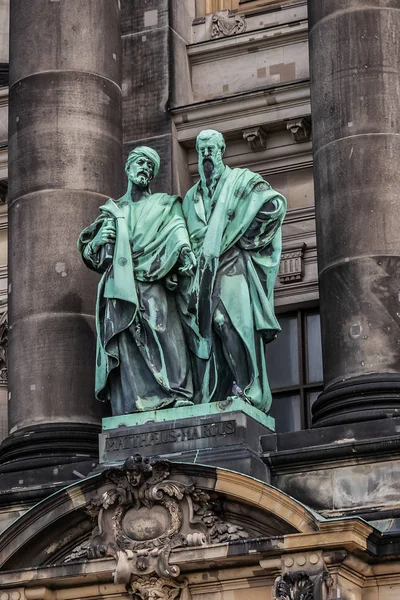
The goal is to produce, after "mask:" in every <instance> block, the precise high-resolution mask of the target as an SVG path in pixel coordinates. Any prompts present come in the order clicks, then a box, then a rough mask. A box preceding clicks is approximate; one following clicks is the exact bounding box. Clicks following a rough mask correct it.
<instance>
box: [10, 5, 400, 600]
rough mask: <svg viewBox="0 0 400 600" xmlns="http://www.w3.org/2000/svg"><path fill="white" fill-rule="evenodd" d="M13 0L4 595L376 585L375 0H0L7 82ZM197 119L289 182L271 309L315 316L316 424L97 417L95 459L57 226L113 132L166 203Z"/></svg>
mask: <svg viewBox="0 0 400 600" xmlns="http://www.w3.org/2000/svg"><path fill="white" fill-rule="evenodd" d="M9 4H10V3H9V2H8V1H7V0H0V55H1V56H0V58H1V60H0V333H1V341H0V348H1V360H2V362H1V365H0V441H1V440H3V443H2V445H1V446H0V480H1V484H0V600H75V599H76V600H78V599H81V598H87V599H90V598H94V597H99V596H101V597H104V598H106V599H110V600H111V599H117V598H126V599H127V600H128V598H129V599H132V598H133V597H138V598H140V600H164V599H165V600H175V599H177V600H190V598H193V600H247V599H248V598H249V596H250V595H251V597H252V598H254V600H289V599H290V600H333V599H334V598H335V599H339V598H340V599H342V600H380V599H382V598H385V600H386V599H387V600H395V599H396V600H397V598H399V596H400V558H399V557H400V550H399V549H400V521H399V519H400V502H399V492H400V490H399V483H398V482H399V479H400V478H399V473H400V462H399V460H398V449H399V445H400V442H399V432H400V418H399V415H400V412H399V411H400V400H399V398H400V396H399V387H398V386H399V381H400V375H399V371H400V369H399V368H398V351H399V347H400V346H399V345H400V327H399V320H398V317H399V310H398V300H399V297H400V296H399V294H400V287H399V276H398V268H397V267H398V257H399V256H400V247H399V241H398V235H397V220H398V217H397V214H398V210H397V205H398V202H397V194H398V192H397V190H398V187H399V186H398V177H399V176H398V172H399V171H398V165H397V163H398V152H397V151H396V148H397V146H396V144H398V133H399V122H400V121H399V114H400V113H399V108H398V104H399V103H398V97H397V95H396V94H397V93H398V82H399V64H400V54H399V52H400V50H399V49H400V46H399V40H400V10H399V7H398V2H397V0H376V1H375V2H373V3H371V2H370V1H369V0H352V1H351V2H350V1H349V2H343V3H342V2H337V0H308V2H307V0H187V1H186V0H185V2H182V1H181V0H172V1H169V2H167V1H166V0H162V1H156V0H135V1H134V2H133V1H132V0H115V1H114V0H68V1H67V0H51V1H50V2H49V1H48V0H35V2H32V3H27V2H26V0H14V1H13V2H11V25H10V27H11V33H10V47H11V64H10V77H8V72H9V69H8V62H9V57H8V44H7V43H6V40H7V39H8V34H9V25H8V13H9V10H10V7H9ZM67 4H68V8H67ZM344 4H346V6H344ZM28 5H29V6H28ZM349 65H350V67H351V68H349ZM310 67H311V69H310ZM396 86H397V87H396ZM9 89H10V91H9ZM9 96H10V101H9V100H8V99H9ZM311 101H312V110H311ZM9 104H10V111H9V110H8V105H9ZM8 113H10V115H9V121H8ZM8 122H9V126H10V134H9V133H8ZM205 128H213V129H216V130H218V131H220V132H222V133H223V135H224V137H225V139H226V141H227V152H226V155H225V159H226V163H227V164H228V165H229V166H231V167H248V168H251V169H252V170H254V171H257V172H258V173H260V174H261V175H262V176H263V177H265V178H266V179H267V180H269V181H270V182H271V184H272V185H273V187H274V188H276V189H277V190H278V191H280V192H282V193H283V194H284V195H285V196H287V198H288V213H287V217H286V219H285V222H284V225H283V251H282V261H281V267H280V272H279V277H278V280H277V283H276V287H275V304H276V307H277V310H278V311H279V312H280V313H281V314H290V313H291V311H295V310H296V311H300V310H302V309H303V308H304V307H306V308H310V307H313V308H314V307H316V306H318V305H319V306H320V310H321V319H322V346H323V354H324V379H325V386H326V387H325V391H324V392H323V394H322V395H321V396H320V397H319V399H318V400H317V402H316V404H315V405H314V409H313V412H314V417H313V418H314V427H313V428H312V429H308V430H307V431H295V432H293V431H291V432H279V431H278V432H277V433H273V432H271V430H270V429H268V427H264V426H261V424H260V423H256V422H255V421H254V419H253V418H252V417H251V415H250V416H249V415H247V416H246V415H245V414H244V413H243V412H241V413H240V411H239V412H238V413H237V414H236V413H231V415H229V412H228V413H227V414H223V415H222V416H221V415H219V417H218V419H216V418H213V419H211V420H207V418H208V417H207V418H206V417H204V416H198V415H197V416H196V419H197V420H196V419H195V418H194V416H192V417H193V418H191V422H190V423H189V422H188V419H186V420H185V419H184V418H182V419H181V420H175V421H169V422H166V423H165V424H164V425H163V426H162V427H160V423H156V422H154V423H139V422H133V421H132V422H131V423H128V424H127V423H124V422H123V420H122V421H121V422H120V423H119V424H118V425H117V426H116V427H115V428H114V429H112V428H111V427H109V426H108V425H107V422H108V421H107V418H105V419H103V430H102V432H101V436H100V440H101V441H100V452H101V456H100V461H99V456H98V449H99V446H98V442H97V437H98V434H99V433H100V420H101V417H109V414H108V413H107V412H104V414H100V411H99V407H98V406H97V405H94V404H93V393H92V392H93V389H92V387H93V386H92V383H91V382H92V380H93V372H92V368H91V367H90V366H89V367H88V366H87V365H89V364H90V365H91V364H92V363H91V362H90V360H88V357H93V353H94V337H93V314H94V299H95V286H96V282H97V280H96V279H95V278H94V277H92V278H91V277H87V276H86V273H85V277H83V270H82V269H83V268H82V265H81V263H80V259H79V257H78V255H77V253H76V254H74V247H75V241H76V238H77V235H78V233H79V231H80V230H81V229H82V227H83V226H84V224H87V223H89V222H91V220H93V218H94V216H95V215H96V213H97V207H98V206H99V205H100V204H102V203H103V201H104V198H105V196H108V195H112V196H118V195H119V194H120V192H121V190H122V188H123V187H124V186H123V173H122V167H121V165H122V159H123V157H124V156H125V157H126V155H127V154H128V152H129V151H130V150H131V148H132V147H134V146H135V145H138V144H141V143H145V144H146V145H150V146H153V147H154V148H155V149H157V150H158V151H159V152H160V154H161V156H162V160H163V163H162V167H161V171H160V175H159V177H158V179H157V184H156V185H157V186H158V188H159V189H160V190H162V191H166V192H169V193H179V194H184V193H185V192H186V191H187V189H188V188H189V187H190V186H191V185H193V182H194V181H196V179H197V177H198V173H197V157H196V151H195V139H196V136H197V135H198V133H199V132H200V131H201V130H202V129H205ZM8 148H9V150H8ZM8 152H9V153H10V158H9V157H8ZM9 162H10V194H8V177H9V175H8V163H9ZM314 182H315V190H314ZM158 188H157V189H154V191H159V189H158ZM314 193H315V201H314ZM315 207H316V208H315ZM8 211H9V212H10V223H11V224H10V234H11V235H10V244H9V248H10V251H9V254H8V252H7V233H8ZM92 217H93V218H92ZM43 232H44V233H45V234H46V235H47V236H48V237H45V236H44V237H43V235H42V233H43ZM8 256H10V259H9V258H8ZM317 258H318V262H317ZM318 281H319V282H320V288H319V285H318ZM319 289H321V298H320V292H319ZM8 301H9V304H10V306H8ZM8 315H10V317H8ZM302 318H303V317H299V319H302ZM9 337H10V344H11V346H10V353H8V338H9ZM292 343H293V342H292ZM297 343H298V344H299V346H301V345H304V340H300V341H298V342H297V341H296V344H297ZM8 355H9V356H10V358H9V361H8V362H9V365H8V369H7V358H8ZM285 360H287V361H289V362H290V360H291V355H290V356H288V357H285ZM307 361H308V362H310V356H309V354H308V350H307V351H306V352H305V354H304V356H303V358H302V359H301V361H300V362H301V365H300V367H299V368H301V369H303V370H305V369H306V363H307ZM307 364H308V363H307ZM8 379H9V380H10V383H9V385H8ZM306 383H307V382H306ZM321 385H322V384H321ZM314 389H316V388H312V387H310V388H307V389H306V386H305V390H303V391H302V393H303V395H304V398H309V396H307V394H309V393H310V390H311V391H312V390H314ZM320 389H322V387H321V388H320ZM291 390H292V388H291V387H290V386H289V388H287V389H285V390H283V391H282V392H280V395H279V394H278V396H277V398H276V401H277V402H278V401H279V398H280V397H281V396H282V395H283V394H290V393H293V391H291ZM318 391H320V390H318ZM304 398H303V399H304ZM307 402H309V403H311V400H309V399H307ZM308 410H310V407H309V408H308ZM224 411H225V409H224ZM224 411H221V412H224ZM7 413H8V425H7ZM239 413H240V414H239ZM310 413H311V410H310ZM189 420H190V419H189ZM129 427H130V428H131V429H129ZM132 428H136V430H135V431H133V430H132ZM172 431H173V435H171V433H170V432H172ZM163 432H164V434H163ZM165 432H167V433H165ZM214 432H216V435H215V436H214ZM167 434H168V435H167ZM163 435H164V437H163ZM166 436H167V437H166ZM168 436H169V437H168ZM214 437H215V439H214ZM211 438H213V443H211V442H210V441H209V440H211ZM172 442H173V443H172ZM213 444H214V445H213ZM135 452H137V453H139V452H141V453H142V455H143V456H142V455H140V454H135ZM131 455H132V456H131ZM180 462H182V463H185V464H180ZM202 463H204V464H202ZM205 465H207V466H205ZM226 468H228V469H230V470H225V469H226Z"/></svg>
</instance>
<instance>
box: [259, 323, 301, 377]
mask: <svg viewBox="0 0 400 600" xmlns="http://www.w3.org/2000/svg"><path fill="white" fill-rule="evenodd" d="M279 323H280V326H281V327H282V331H281V332H280V334H279V335H278V337H277V339H276V340H274V341H273V342H271V343H270V344H267V346H266V359H267V373H268V378H269V384H270V386H271V388H272V389H274V388H275V389H276V388H280V387H287V386H289V385H297V384H298V383H299V355H298V341H297V317H295V316H294V317H282V318H280V319H279Z"/></svg>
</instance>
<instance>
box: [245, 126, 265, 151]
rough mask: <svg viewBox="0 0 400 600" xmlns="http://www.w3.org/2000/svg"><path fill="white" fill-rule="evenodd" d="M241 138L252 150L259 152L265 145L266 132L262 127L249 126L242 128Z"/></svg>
mask: <svg viewBox="0 0 400 600" xmlns="http://www.w3.org/2000/svg"><path fill="white" fill-rule="evenodd" d="M243 138H244V139H245V140H246V142H247V143H248V145H249V146H250V149H251V150H253V152H261V150H265V149H266V147H267V134H266V133H265V131H264V129H263V128H262V127H251V128H250V129H244V130H243Z"/></svg>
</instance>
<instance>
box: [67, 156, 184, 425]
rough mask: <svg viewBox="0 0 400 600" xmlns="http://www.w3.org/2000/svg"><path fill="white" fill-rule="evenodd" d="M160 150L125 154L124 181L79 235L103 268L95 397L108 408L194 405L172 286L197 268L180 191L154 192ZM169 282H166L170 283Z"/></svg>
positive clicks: (87, 258) (95, 265) (85, 253)
mask: <svg viewBox="0 0 400 600" xmlns="http://www.w3.org/2000/svg"><path fill="white" fill-rule="evenodd" d="M159 167H160V157H159V155H158V153H157V152H156V151H155V150H152V149H151V148H148V147H146V146H141V147H138V148H135V149H134V150H132V152H131V153H130V154H129V156H128V160H127V163H126V167H125V171H126V174H127V177H128V188H127V191H126V193H125V195H124V196H122V198H120V199H119V200H117V201H114V200H112V199H110V200H108V201H107V202H106V204H105V205H104V206H102V207H100V215H99V217H98V218H97V219H96V221H95V222H94V223H93V224H92V225H90V226H89V227H87V228H86V229H85V230H84V231H83V232H82V233H81V235H80V237H79V241H78V249H79V250H80V252H81V253H82V257H83V260H84V262H85V264H86V265H87V266H88V267H89V268H90V269H93V270H94V271H97V272H99V273H102V274H103V276H102V279H101V281H100V283H99V287H98V296H97V306H96V328H97V349H96V396H97V398H98V399H99V400H103V401H105V400H111V407H112V412H113V415H121V414H129V413H133V412H138V411H146V410H156V409H159V408H164V407H167V406H170V407H179V406H185V405H190V404H192V377H191V373H190V367H189V359H188V355H187V350H186V347H185V342H184V338H183V332H182V326H181V323H180V320H179V317H178V314H177V310H176V304H175V297H174V295H173V294H172V293H171V291H170V290H171V289H172V288H173V287H174V285H175V286H176V283H174V278H175V280H176V274H177V271H178V270H179V271H180V272H181V273H184V274H186V275H188V274H190V272H191V270H192V268H193V267H194V256H193V254H192V252H191V248H190V242H189V237H188V233H187V229H186V224H185V221H184V219H183V216H182V211H181V204H180V201H179V198H178V196H170V195H169V194H152V193H151V191H150V189H149V185H150V182H151V180H152V179H153V178H154V177H155V176H156V175H157V173H158V171H159ZM167 288H169V289H167Z"/></svg>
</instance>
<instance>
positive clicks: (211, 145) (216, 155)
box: [196, 129, 226, 185]
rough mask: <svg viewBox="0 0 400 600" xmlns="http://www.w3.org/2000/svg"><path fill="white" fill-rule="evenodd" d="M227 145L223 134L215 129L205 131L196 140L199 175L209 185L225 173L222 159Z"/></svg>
mask: <svg viewBox="0 0 400 600" xmlns="http://www.w3.org/2000/svg"><path fill="white" fill-rule="evenodd" d="M225 149H226V144H225V140H224V137H223V135H222V133H219V131H215V130H214V129H204V131H201V132H200V133H199V135H198V136H197V139H196V150H197V154H198V157H199V175H200V179H202V180H203V181H204V182H205V183H206V184H207V185H210V184H211V183H212V182H213V181H215V180H216V179H219V178H220V177H221V175H222V173H223V171H224V168H225V167H224V163H223V161H222V157H223V155H224V152H225Z"/></svg>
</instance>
